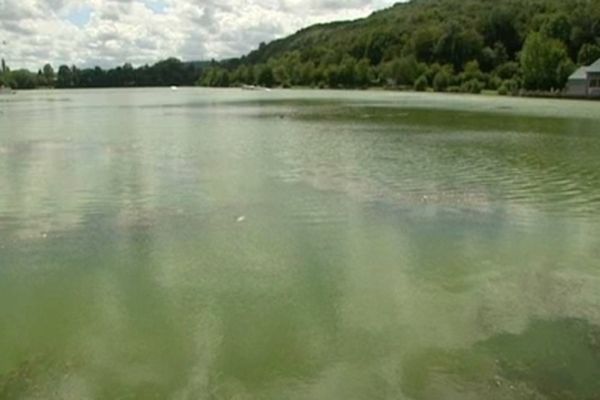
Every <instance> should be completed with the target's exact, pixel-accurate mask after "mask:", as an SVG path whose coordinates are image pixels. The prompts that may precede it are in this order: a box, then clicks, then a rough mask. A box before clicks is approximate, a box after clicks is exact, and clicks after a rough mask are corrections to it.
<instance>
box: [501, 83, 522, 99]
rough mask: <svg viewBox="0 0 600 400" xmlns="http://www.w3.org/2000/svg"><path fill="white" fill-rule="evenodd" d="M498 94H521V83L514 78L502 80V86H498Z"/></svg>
mask: <svg viewBox="0 0 600 400" xmlns="http://www.w3.org/2000/svg"><path fill="white" fill-rule="evenodd" d="M498 94H500V95H502V96H506V95H511V96H516V95H518V94H519V83H518V82H517V81H516V80H514V79H507V80H505V81H504V82H502V85H500V88H498Z"/></svg>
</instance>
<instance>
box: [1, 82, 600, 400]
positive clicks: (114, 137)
mask: <svg viewBox="0 0 600 400" xmlns="http://www.w3.org/2000/svg"><path fill="white" fill-rule="evenodd" d="M599 396H600V103H598V102H596V103H594V102H578V101H556V100H534V99H513V98H501V97H484V96H479V97H478V96H473V97H471V96H459V95H434V94H402V93H387V92H360V91H356V92H342V91H340V92H336V91H283V90H275V91H272V92H245V91H242V90H238V89H232V90H206V89H180V90H178V91H171V90H168V89H139V90H96V91H79V90H74V91H58V90H57V91H47V92H45V91H33V92H20V93H18V94H17V95H14V96H1V97H0V399H3V400H4V399H111V400H112V399H176V400H177V399H182V400H183V399H292V400H294V399H344V400H345V399H365V400H367V399H369V400H371V399H407V400H429V399H431V400H437V399H449V400H452V399H457V400H458V399H461V400H463V399H467V400H468V399H486V400H488V399H506V400H508V399H517V400H519V399H549V400H565V399H566V400H571V399H584V400H593V399H598V398H599Z"/></svg>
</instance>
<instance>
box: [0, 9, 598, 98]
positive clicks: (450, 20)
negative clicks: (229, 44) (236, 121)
mask: <svg viewBox="0 0 600 400" xmlns="http://www.w3.org/2000/svg"><path fill="white" fill-rule="evenodd" d="M598 21H600V0H569V1H565V0H412V1H409V2H407V3H398V4H396V5H395V6H393V7H391V8H389V9H386V10H382V11H379V12H376V13H374V14H373V15H371V16H369V17H368V18H364V19H361V20H356V21H349V22H335V23H329V24H320V25H315V26H312V27H308V28H306V29H303V30H301V31H299V32H297V33H296V34H294V35H291V36H289V37H286V38H283V39H280V40H275V41H273V42H271V43H268V44H265V43H261V45H260V46H259V47H258V49H256V50H255V51H252V52H250V53H249V54H247V55H245V56H243V57H241V58H237V59H230V60H225V61H221V62H215V61H212V62H204V63H184V62H182V61H180V60H178V59H175V58H170V59H167V60H164V61H160V62H158V63H156V64H154V65H152V66H148V65H145V66H142V67H138V68H134V67H133V66H132V65H131V64H125V65H123V66H119V67H116V68H113V69H109V70H104V69H102V68H99V67H96V68H87V69H79V68H77V67H75V66H72V67H69V66H65V65H63V66H60V67H59V68H58V70H57V71H56V72H55V71H54V70H53V68H52V67H51V66H50V65H46V66H45V67H44V68H42V69H40V70H39V71H38V72H37V73H32V72H29V71H26V70H18V71H12V72H11V71H10V70H9V69H8V68H7V67H6V66H5V65H4V63H3V68H2V74H1V75H0V84H4V85H10V86H12V87H14V88H31V87H40V86H50V87H58V88H74V87H134V86H170V85H178V86H184V85H194V84H196V85H202V86H210V87H230V86H239V85H260V86H266V87H274V86H279V87H315V88H367V87H386V88H394V89H412V90H436V91H450V92H469V93H479V92H481V91H482V90H495V91H498V92H499V93H501V94H509V93H518V92H519V91H521V90H528V91H544V92H555V91H559V90H561V89H563V88H564V87H565V84H566V82H567V79H568V77H569V75H570V74H571V73H572V72H573V71H574V70H575V69H576V68H577V67H578V66H580V65H589V64H591V63H593V62H594V61H596V60H597V59H599V58H600V23H599V22H598Z"/></svg>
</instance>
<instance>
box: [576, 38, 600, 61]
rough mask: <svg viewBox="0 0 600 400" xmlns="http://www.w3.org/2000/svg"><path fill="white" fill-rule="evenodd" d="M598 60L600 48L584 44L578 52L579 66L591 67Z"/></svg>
mask: <svg viewBox="0 0 600 400" xmlns="http://www.w3.org/2000/svg"><path fill="white" fill-rule="evenodd" d="M599 59H600V46H598V45H595V44H591V43H586V44H584V45H583V46H582V47H581V50H579V54H578V55H577V62H578V63H579V64H580V65H591V64H593V63H594V62H596V61H597V60H599Z"/></svg>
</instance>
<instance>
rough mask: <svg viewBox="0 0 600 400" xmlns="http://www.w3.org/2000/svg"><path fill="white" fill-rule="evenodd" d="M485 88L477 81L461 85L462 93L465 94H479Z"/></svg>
mask: <svg viewBox="0 0 600 400" xmlns="http://www.w3.org/2000/svg"><path fill="white" fill-rule="evenodd" d="M483 86H484V85H483V83H482V82H480V81H478V80H477V79H471V80H470V81H467V82H465V83H463V84H462V85H461V87H460V91H461V92H463V93H472V94H479V93H481V91H482V90H483Z"/></svg>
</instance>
